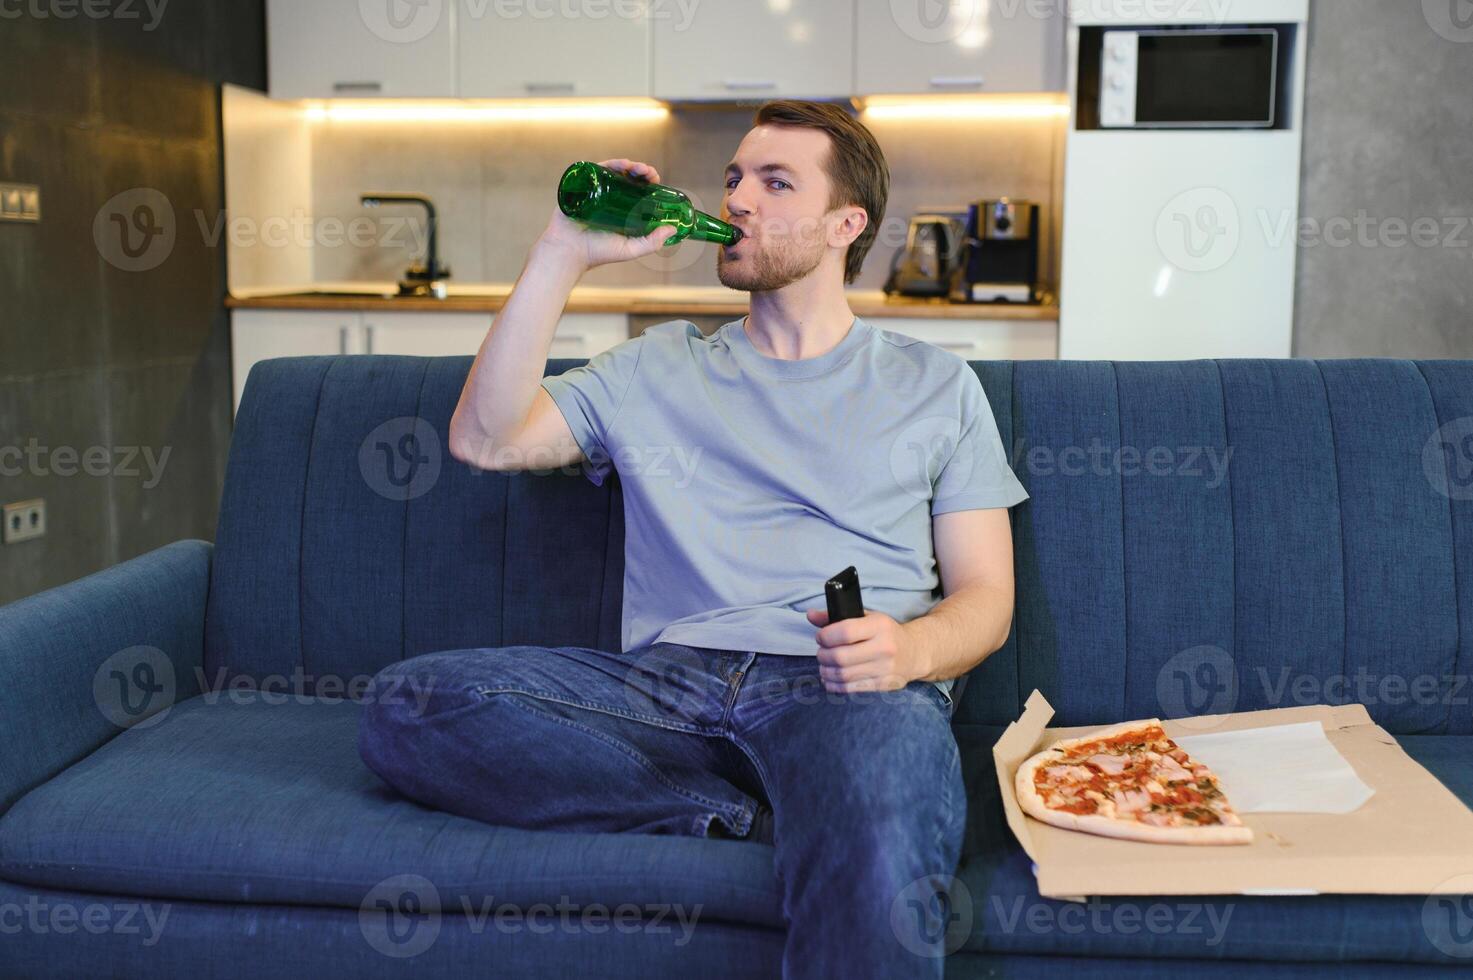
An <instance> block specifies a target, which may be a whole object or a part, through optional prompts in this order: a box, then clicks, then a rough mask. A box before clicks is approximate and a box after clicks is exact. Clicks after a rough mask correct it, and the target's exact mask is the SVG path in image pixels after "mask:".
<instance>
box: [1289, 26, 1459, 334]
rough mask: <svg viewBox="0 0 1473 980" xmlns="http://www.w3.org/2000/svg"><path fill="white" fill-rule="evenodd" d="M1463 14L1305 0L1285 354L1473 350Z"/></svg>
mask: <svg viewBox="0 0 1473 980" xmlns="http://www.w3.org/2000/svg"><path fill="white" fill-rule="evenodd" d="M1470 13H1473V11H1470V10H1469V5H1468V3H1467V2H1466V0H1426V2H1425V3H1423V2H1421V0H1396V2H1388V0H1314V3H1313V6H1312V7H1311V9H1310V35H1309V76H1308V83H1307V84H1308V89H1307V91H1306V92H1305V113H1304V122H1305V133H1304V164H1303V171H1304V177H1303V185H1302V192H1301V199H1300V216H1301V222H1300V243H1299V261H1298V271H1297V275H1296V285H1295V321H1294V354H1295V356H1300V357H1421V358H1441V357H1459V358H1462V357H1473V222H1470V216H1473V21H1470V20H1469V16H1470ZM1460 14H1461V16H1459V15H1460ZM1460 24H1466V26H1459V25H1460ZM1419 229H1420V233H1419Z"/></svg>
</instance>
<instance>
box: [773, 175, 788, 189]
mask: <svg viewBox="0 0 1473 980" xmlns="http://www.w3.org/2000/svg"><path fill="white" fill-rule="evenodd" d="M771 182H772V183H774V184H781V185H782V186H783V187H788V186H790V185H789V184H788V182H787V181H786V180H779V179H778V178H776V177H774V178H772V181H771Z"/></svg>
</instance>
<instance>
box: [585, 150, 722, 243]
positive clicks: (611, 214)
mask: <svg viewBox="0 0 1473 980" xmlns="http://www.w3.org/2000/svg"><path fill="white" fill-rule="evenodd" d="M557 203H558V207H559V208H561V209H562V212H563V214H566V215H567V216H568V217H570V218H572V219H573V220H575V221H581V222H583V223H584V224H586V225H588V226H589V227H591V228H597V229H599V230H601V231H613V232H618V233H619V234H621V235H628V236H630V237H631V238H637V237H639V236H641V235H648V234H649V233H650V232H652V231H654V230H655V229H656V228H658V227H660V226H661V225H674V226H675V234H673V235H671V236H670V237H669V238H668V239H666V241H665V244H666V245H674V244H675V243H676V242H679V241H683V240H685V239H687V238H694V239H697V240H699V241H703V242H715V243H716V244H718V245H735V244H736V243H737V242H738V241H739V240H740V239H741V237H742V230H741V229H740V228H738V227H736V226H735V225H729V224H727V223H726V222H725V221H721V220H719V219H716V218H713V217H711V216H710V215H709V214H706V213H705V212H704V211H697V210H696V209H695V207H694V206H692V204H691V203H690V198H688V197H686V196H685V194H684V193H683V192H681V191H678V190H676V189H675V188H673V187H666V186H665V185H664V184H647V183H643V182H641V181H637V180H632V179H630V178H629V177H626V176H624V175H623V174H621V173H616V172H615V171H613V170H610V169H609V168H608V167H601V166H599V165H598V164H596V163H589V162H588V161H587V160H580V161H579V162H577V163H575V164H572V165H570V166H569V167H568V169H567V170H564V171H563V176H562V179H561V180H559V181H558V187H557Z"/></svg>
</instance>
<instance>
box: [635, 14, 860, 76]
mask: <svg viewBox="0 0 1473 980" xmlns="http://www.w3.org/2000/svg"><path fill="white" fill-rule="evenodd" d="M865 2H866V4H868V3H869V2H870V0H865ZM879 6H881V7H884V8H886V9H888V7H889V5H888V4H884V3H880V4H879ZM651 19H652V28H653V39H652V44H653V50H654V62H653V63H654V69H653V85H654V96H655V98H659V99H768V98H778V97H795V98H837V97H845V96H848V95H850V94H851V89H852V87H853V80H854V79H853V56H854V4H853V3H852V2H835V0H781V2H778V0H768V2H764V3H729V2H728V3H702V4H691V5H690V7H689V8H688V12H687V8H685V7H683V6H681V5H678V4H660V5H659V6H658V7H657V8H656V9H655V10H654V11H653V12H652V14H651ZM687 20H688V21H689V23H687V22H686V21H687Z"/></svg>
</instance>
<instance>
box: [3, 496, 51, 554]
mask: <svg viewBox="0 0 1473 980" xmlns="http://www.w3.org/2000/svg"><path fill="white" fill-rule="evenodd" d="M45 533H46V501H44V500H42V499H41V498H39V497H37V498H36V499H35V500H17V501H16V502H15V503H13V504H6V505H5V543H6V544H15V543H16V542H19V541H28V540H30V539H31V538H39V537H40V536H41V535H43V534H45Z"/></svg>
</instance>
